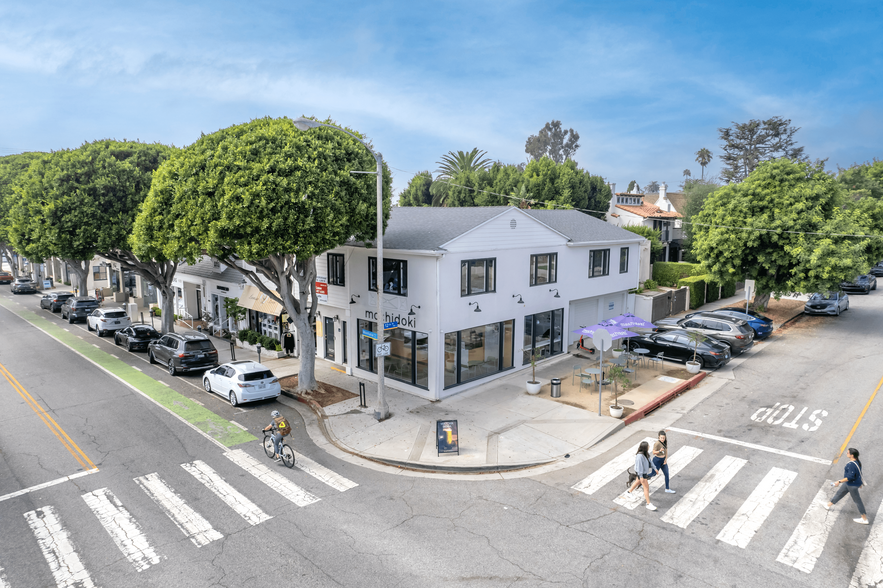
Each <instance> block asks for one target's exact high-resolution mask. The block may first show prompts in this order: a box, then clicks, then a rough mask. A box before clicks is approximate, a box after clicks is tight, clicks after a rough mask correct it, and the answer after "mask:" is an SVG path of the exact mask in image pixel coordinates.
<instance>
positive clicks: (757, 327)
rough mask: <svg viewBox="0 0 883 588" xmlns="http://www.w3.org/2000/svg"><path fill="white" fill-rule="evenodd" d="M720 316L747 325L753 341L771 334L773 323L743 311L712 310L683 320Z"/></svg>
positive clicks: (692, 314) (696, 313)
mask: <svg viewBox="0 0 883 588" xmlns="http://www.w3.org/2000/svg"><path fill="white" fill-rule="evenodd" d="M709 313H713V314H722V315H724V316H728V317H731V318H734V319H739V320H742V321H745V322H746V323H748V326H749V327H751V329H752V330H753V331H754V339H755V341H757V340H760V339H766V338H767V337H769V336H770V335H771V334H772V332H773V321H772V320H771V319H768V318H767V317H763V318H759V317H758V316H755V315H751V314H746V313H745V311H744V310H730V309H728V308H716V309H714V310H706V311H699V312H693V313H690V314H688V315H686V316H685V317H684V318H692V317H694V316H699V315H705V314H709Z"/></svg>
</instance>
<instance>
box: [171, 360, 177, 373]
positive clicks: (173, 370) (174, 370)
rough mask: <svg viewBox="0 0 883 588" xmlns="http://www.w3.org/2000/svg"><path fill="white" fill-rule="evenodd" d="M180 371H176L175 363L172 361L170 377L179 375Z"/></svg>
mask: <svg viewBox="0 0 883 588" xmlns="http://www.w3.org/2000/svg"><path fill="white" fill-rule="evenodd" d="M177 373H178V370H176V369H175V362H174V361H172V360H171V359H170V360H169V375H170V376H174V375H177Z"/></svg>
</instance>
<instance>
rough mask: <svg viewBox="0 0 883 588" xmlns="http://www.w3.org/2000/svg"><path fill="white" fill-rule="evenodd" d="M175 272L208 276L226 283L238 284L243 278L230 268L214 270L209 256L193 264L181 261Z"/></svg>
mask: <svg viewBox="0 0 883 588" xmlns="http://www.w3.org/2000/svg"><path fill="white" fill-rule="evenodd" d="M177 273H179V274H187V275H188V276H199V277H200V278H209V279H212V280H218V281H219V282H225V283H227V284H239V283H240V282H242V280H243V279H244V278H243V276H242V274H241V273H239V272H238V271H236V270H232V269H230V268H227V269H225V270H224V271H223V272H220V273H219V272H217V271H215V265H214V261H213V260H212V258H211V257H203V258H202V259H200V260H199V261H197V262H196V263H195V264H193V265H188V264H186V263H182V264H181V265H179V266H178V272H177Z"/></svg>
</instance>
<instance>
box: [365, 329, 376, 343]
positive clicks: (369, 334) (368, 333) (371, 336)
mask: <svg viewBox="0 0 883 588" xmlns="http://www.w3.org/2000/svg"><path fill="white" fill-rule="evenodd" d="M362 336H363V337H368V338H369V339H374V340H375V341H377V333H375V332H374V331H369V330H368V329H362Z"/></svg>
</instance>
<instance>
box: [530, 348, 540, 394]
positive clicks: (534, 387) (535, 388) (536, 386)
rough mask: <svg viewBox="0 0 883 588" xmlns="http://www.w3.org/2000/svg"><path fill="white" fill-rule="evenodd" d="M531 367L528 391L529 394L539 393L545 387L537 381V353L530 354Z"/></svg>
mask: <svg viewBox="0 0 883 588" xmlns="http://www.w3.org/2000/svg"><path fill="white" fill-rule="evenodd" d="M530 369H531V379H530V381H529V382H528V383H527V393H528V394H539V393H540V388H542V387H543V385H542V384H540V383H539V382H538V381H537V356H536V355H535V354H531V356H530Z"/></svg>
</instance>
